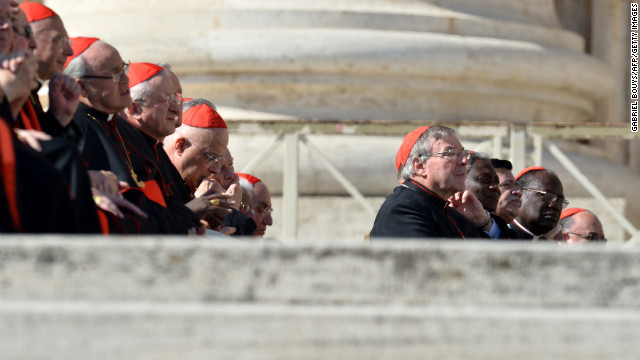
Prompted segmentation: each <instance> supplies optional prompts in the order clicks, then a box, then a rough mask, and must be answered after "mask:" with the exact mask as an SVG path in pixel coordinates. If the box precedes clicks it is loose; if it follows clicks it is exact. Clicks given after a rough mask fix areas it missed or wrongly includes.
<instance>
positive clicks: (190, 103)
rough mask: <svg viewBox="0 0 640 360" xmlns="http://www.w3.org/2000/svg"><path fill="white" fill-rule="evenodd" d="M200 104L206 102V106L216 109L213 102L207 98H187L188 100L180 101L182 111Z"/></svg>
mask: <svg viewBox="0 0 640 360" xmlns="http://www.w3.org/2000/svg"><path fill="white" fill-rule="evenodd" d="M202 104H206V105H207V106H208V107H210V108H212V109H213V110H216V111H217V110H218V109H216V106H215V105H213V103H212V102H211V101H209V100H207V99H193V100H189V101H185V102H184V103H182V112H183V113H184V112H186V111H187V110H189V109H191V108H192V107H196V106H199V105H202Z"/></svg>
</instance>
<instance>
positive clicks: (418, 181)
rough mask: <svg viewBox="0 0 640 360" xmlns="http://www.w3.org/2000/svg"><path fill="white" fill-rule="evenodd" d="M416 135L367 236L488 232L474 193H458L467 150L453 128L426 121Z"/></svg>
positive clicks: (486, 216) (446, 235)
mask: <svg viewBox="0 0 640 360" xmlns="http://www.w3.org/2000/svg"><path fill="white" fill-rule="evenodd" d="M414 135H416V134H415V132H411V133H409V134H408V135H407V136H414ZM414 138H415V141H414V143H413V144H411V141H409V142H408V143H407V144H406V146H404V147H403V148H404V149H405V150H404V152H403V153H401V154H400V155H399V157H400V163H404V166H403V168H402V178H403V179H404V183H403V184H402V185H401V186H398V187H396V188H395V189H394V191H393V194H391V195H390V196H389V197H388V198H387V200H386V201H385V202H384V204H382V206H381V207H380V210H379V212H378V215H377V216H376V219H375V222H374V224H373V228H372V230H371V233H370V235H371V238H374V237H387V238H398V237H413V238H480V237H486V236H487V235H486V234H485V233H484V232H485V231H487V232H488V231H489V229H490V228H491V226H492V225H493V221H492V219H491V216H490V214H489V212H486V211H484V210H483V209H482V205H481V204H480V202H479V201H478V199H476V197H475V196H474V195H473V194H471V193H469V192H468V191H465V192H464V193H460V192H461V191H464V188H465V178H466V168H465V167H466V164H467V158H468V157H469V151H468V150H464V148H463V147H462V144H461V143H460V141H459V140H458V138H457V137H456V135H455V132H454V131H453V130H452V129H449V128H447V127H443V126H430V127H429V128H428V129H426V130H425V131H424V132H423V133H422V134H419V136H414ZM404 144H405V143H403V145H404ZM401 150H402V148H401ZM407 150H409V151H407ZM401 152H402V151H401ZM450 202H451V204H452V205H453V206H455V207H456V208H457V209H458V210H459V211H461V212H462V213H464V216H463V215H462V214H461V213H460V212H459V211H457V210H456V209H454V208H453V207H450V206H449V204H450ZM467 219H469V220H467ZM478 228H479V229H480V230H479V229H478Z"/></svg>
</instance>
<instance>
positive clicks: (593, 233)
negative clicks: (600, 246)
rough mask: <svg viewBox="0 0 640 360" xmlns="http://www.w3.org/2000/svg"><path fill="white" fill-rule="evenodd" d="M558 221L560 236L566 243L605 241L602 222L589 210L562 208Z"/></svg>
mask: <svg viewBox="0 0 640 360" xmlns="http://www.w3.org/2000/svg"><path fill="white" fill-rule="evenodd" d="M560 223H561V224H562V237H563V238H564V241H566V242H567V244H583V243H586V242H592V241H597V242H601V241H603V242H606V241H607V238H606V237H605V236H604V231H603V230H602V223H600V220H599V219H598V217H597V216H596V215H595V214H594V213H592V212H591V211H588V210H584V209H580V208H570V209H566V210H563V211H562V214H561V215H560Z"/></svg>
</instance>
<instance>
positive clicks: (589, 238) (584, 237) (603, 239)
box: [567, 231, 607, 242]
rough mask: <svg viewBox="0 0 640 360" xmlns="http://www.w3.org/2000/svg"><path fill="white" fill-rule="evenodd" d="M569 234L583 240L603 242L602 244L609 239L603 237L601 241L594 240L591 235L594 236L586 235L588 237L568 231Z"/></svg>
mask: <svg viewBox="0 0 640 360" xmlns="http://www.w3.org/2000/svg"><path fill="white" fill-rule="evenodd" d="M567 234H572V235H575V236H580V237H581V238H583V239H587V240H588V241H602V242H605V241H607V238H606V237H602V238H601V239H600V238H598V239H596V238H594V237H593V236H591V235H593V234H586V235H585V234H578V233H574V232H571V231H567Z"/></svg>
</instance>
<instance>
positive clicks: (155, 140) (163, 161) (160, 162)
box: [119, 63, 232, 225]
mask: <svg viewBox="0 0 640 360" xmlns="http://www.w3.org/2000/svg"><path fill="white" fill-rule="evenodd" d="M128 77H129V86H130V93H131V97H132V98H133V102H132V104H131V105H130V106H128V107H127V108H126V109H125V110H124V112H123V113H122V115H123V117H124V119H126V120H127V121H128V122H129V123H130V124H131V125H128V124H121V125H119V129H120V132H121V134H122V136H123V138H124V140H125V144H126V147H127V150H128V152H129V154H130V155H131V157H132V163H133V164H134V168H135V172H136V174H137V175H138V178H139V179H142V180H143V181H145V183H148V182H154V183H155V184H157V185H158V186H157V187H152V186H146V187H145V189H148V188H155V189H157V190H160V193H159V194H147V196H148V197H149V198H154V197H156V196H157V197H160V198H161V199H160V201H161V202H162V203H164V205H165V206H166V207H167V208H169V209H171V211H172V212H174V213H175V214H176V215H178V214H180V216H183V217H185V218H192V217H193V216H197V217H196V218H195V220H196V221H195V224H196V225H197V224H199V221H198V219H199V218H201V217H203V216H205V215H210V216H213V217H214V218H216V222H217V223H221V222H222V220H223V219H224V218H225V217H226V216H227V214H228V213H229V211H228V210H226V209H225V208H227V207H230V205H231V204H232V201H230V200H229V199H228V196H227V195H224V194H216V193H215V192H213V191H209V192H207V193H205V194H204V195H202V196H200V197H198V198H195V199H191V198H187V199H184V198H182V197H177V196H174V193H173V190H172V189H175V187H178V186H181V187H183V188H184V185H183V183H182V181H180V182H178V183H176V181H175V180H171V179H172V178H173V177H174V176H175V174H176V173H177V170H176V169H175V167H174V166H173V164H172V163H171V161H170V160H169V157H168V156H167V154H166V153H165V151H164V148H163V147H162V143H161V142H160V139H164V137H165V136H167V135H171V134H173V132H174V131H175V129H176V126H175V124H176V122H177V121H178V118H179V117H180V113H181V112H182V111H181V108H182V95H181V94H180V93H178V92H176V91H175V90H176V87H175V83H174V79H173V78H172V77H171V76H170V74H169V73H168V72H167V71H166V70H165V69H164V68H162V67H160V66H158V65H155V64H150V63H134V64H131V65H130V67H129V73H128ZM165 179H166V180H165ZM167 180H169V181H170V182H171V184H172V186H167ZM183 192H185V191H183ZM214 204H215V205H214Z"/></svg>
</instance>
